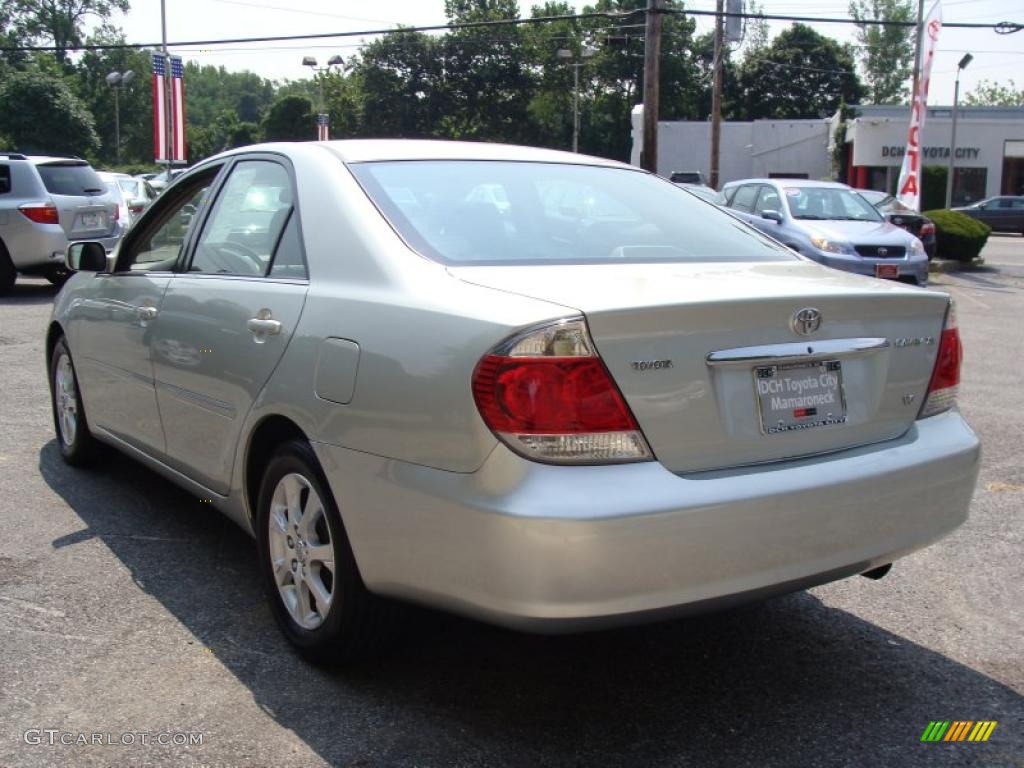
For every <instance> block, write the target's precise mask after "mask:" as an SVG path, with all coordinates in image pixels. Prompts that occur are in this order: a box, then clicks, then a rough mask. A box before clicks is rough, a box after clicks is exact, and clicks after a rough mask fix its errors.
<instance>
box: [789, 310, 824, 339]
mask: <svg viewBox="0 0 1024 768" xmlns="http://www.w3.org/2000/svg"><path fill="white" fill-rule="evenodd" d="M789 327H790V328H792V329H793V331H794V332H795V333H799V334H800V335H801V336H810V335H811V334H812V333H814V332H815V331H816V330H818V329H819V328H821V311H820V310H817V309H815V308H814V307H804V308H803V309H798V310H797V311H796V312H794V313H793V317H792V318H790V321H789Z"/></svg>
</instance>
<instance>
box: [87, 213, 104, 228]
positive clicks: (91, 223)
mask: <svg viewBox="0 0 1024 768" xmlns="http://www.w3.org/2000/svg"><path fill="white" fill-rule="evenodd" d="M101 227H103V214H102V213H100V212H99V211H90V212H89V213H83V214H82V229H100V228H101Z"/></svg>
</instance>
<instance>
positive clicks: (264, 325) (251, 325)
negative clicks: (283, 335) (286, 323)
mask: <svg viewBox="0 0 1024 768" xmlns="http://www.w3.org/2000/svg"><path fill="white" fill-rule="evenodd" d="M245 327H246V328H248V329H249V330H250V331H252V332H253V333H255V334H258V335H261V336H276V335H277V334H279V333H280V332H281V321H280V320H270V319H269V318H264V317H252V318H249V320H248V321H247V322H246V324H245Z"/></svg>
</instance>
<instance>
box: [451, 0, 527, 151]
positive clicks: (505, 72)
mask: <svg viewBox="0 0 1024 768" xmlns="http://www.w3.org/2000/svg"><path fill="white" fill-rule="evenodd" d="M445 15H446V16H447V17H448V20H449V21H450V22H453V23H466V22H478V21H497V20H502V19H516V18H519V6H518V3H517V2H516V0H445ZM441 46H442V48H441V51H442V55H441V60H442V62H443V65H444V71H445V79H444V95H443V102H444V104H445V106H446V112H445V114H443V115H441V117H440V124H441V133H442V135H446V136H449V137H451V138H456V139H478V140H486V141H513V142H530V141H535V140H536V133H535V132H534V130H533V123H532V122H531V121H530V120H529V113H528V109H529V104H530V99H531V98H532V96H533V92H534V88H535V78H534V72H533V69H532V68H531V67H530V65H529V63H528V62H527V61H526V57H525V55H524V51H525V47H524V38H523V31H522V29H521V28H520V27H518V26H507V27H500V28H498V29H489V28H470V29H457V30H454V31H452V32H449V33H448V34H446V35H444V37H443V38H442V42H441Z"/></svg>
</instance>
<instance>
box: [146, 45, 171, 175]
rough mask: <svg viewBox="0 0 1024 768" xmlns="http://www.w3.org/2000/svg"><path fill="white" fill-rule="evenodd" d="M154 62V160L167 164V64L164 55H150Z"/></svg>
mask: <svg viewBox="0 0 1024 768" xmlns="http://www.w3.org/2000/svg"><path fill="white" fill-rule="evenodd" d="M150 55H151V56H152V60H153V159H154V160H156V162H158V163H166V162H167V161H168V159H169V158H168V155H167V131H166V130H165V129H164V126H166V125H167V118H166V116H165V115H164V110H165V108H166V103H167V102H166V101H165V100H164V94H165V93H167V91H166V90H165V89H166V81H165V78H166V76H167V62H166V60H165V59H164V55H163V54H162V53H153V54H150Z"/></svg>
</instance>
